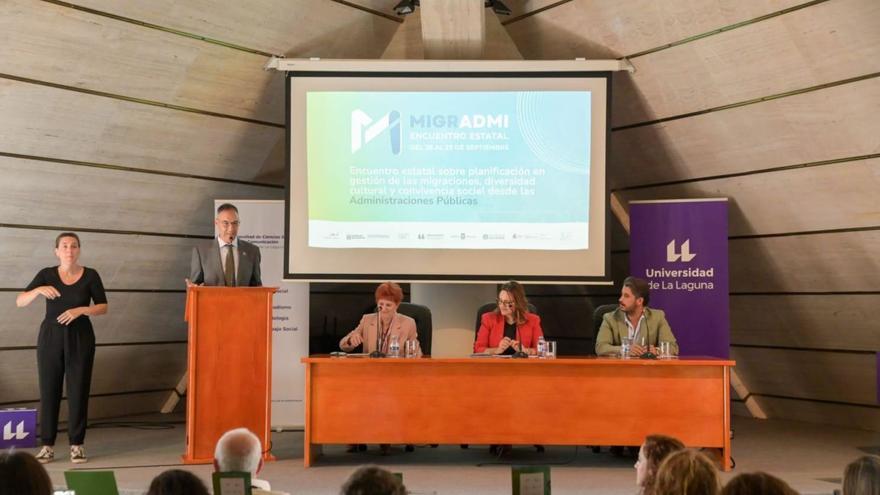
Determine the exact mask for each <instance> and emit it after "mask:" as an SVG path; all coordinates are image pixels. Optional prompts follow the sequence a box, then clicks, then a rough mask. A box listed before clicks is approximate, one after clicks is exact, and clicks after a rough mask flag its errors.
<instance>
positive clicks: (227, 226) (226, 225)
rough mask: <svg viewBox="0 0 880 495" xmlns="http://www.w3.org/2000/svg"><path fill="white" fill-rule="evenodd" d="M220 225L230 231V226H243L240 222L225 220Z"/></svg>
mask: <svg viewBox="0 0 880 495" xmlns="http://www.w3.org/2000/svg"><path fill="white" fill-rule="evenodd" d="M220 225H222V226H223V228H224V229H228V228H229V226H230V225H231V226H233V227H238V226H239V225H241V222H239V221H238V220H236V221H234V222H229V221H226V220H223V221H222V222H220Z"/></svg>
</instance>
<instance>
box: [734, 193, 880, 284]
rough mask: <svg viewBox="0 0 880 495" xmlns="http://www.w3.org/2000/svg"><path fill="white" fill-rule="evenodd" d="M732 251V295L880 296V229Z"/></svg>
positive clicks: (759, 242) (749, 243) (743, 244)
mask: <svg viewBox="0 0 880 495" xmlns="http://www.w3.org/2000/svg"><path fill="white" fill-rule="evenodd" d="M874 185H875V187H876V186H877V185H880V184H877V183H876V182H875V183H874ZM853 192H854V193H855V192H856V191H853ZM768 202H772V199H768ZM824 207H825V208H828V209H837V206H836V205H834V203H832V202H829V203H824ZM844 225H845V224H844ZM793 230H794V229H793ZM728 246H729V249H730V267H731V270H730V287H731V288H730V290H731V291H732V292H853V291H880V250H878V249H875V248H874V246H880V231H878V230H871V231H863V232H842V233H830V234H814V235H798V236H785V237H765V238H755V239H733V240H731V241H730V243H729V244H728Z"/></svg>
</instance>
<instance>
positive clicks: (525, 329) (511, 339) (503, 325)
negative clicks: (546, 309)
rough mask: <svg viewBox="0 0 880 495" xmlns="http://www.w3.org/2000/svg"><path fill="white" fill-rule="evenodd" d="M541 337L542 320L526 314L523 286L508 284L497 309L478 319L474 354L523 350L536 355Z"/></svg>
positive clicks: (504, 286)
mask: <svg viewBox="0 0 880 495" xmlns="http://www.w3.org/2000/svg"><path fill="white" fill-rule="evenodd" d="M543 335H544V332H543V331H542V330H541V318H540V317H539V316H538V315H536V314H534V313H529V306H528V301H527V300H526V293H525V291H524V290H523V286H522V285H521V284H520V283H519V282H513V281H511V282H507V283H506V284H504V285H502V286H501V290H499V291H498V307H497V308H495V310H494V311H490V312H488V313H484V314H483V316H482V317H481V318H480V330H479V331H478V332H477V340H476V342H474V352H481V353H486V354H513V353H514V352H516V351H519V350H522V351H523V352H525V353H526V354H535V348H536V347H537V345H538V338H540V337H541V336H543ZM520 346H522V348H520Z"/></svg>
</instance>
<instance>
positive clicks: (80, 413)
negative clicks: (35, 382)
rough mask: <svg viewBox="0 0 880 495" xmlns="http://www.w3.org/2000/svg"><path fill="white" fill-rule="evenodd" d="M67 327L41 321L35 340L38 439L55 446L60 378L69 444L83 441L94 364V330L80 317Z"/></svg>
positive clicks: (77, 443) (60, 394) (88, 322)
mask: <svg viewBox="0 0 880 495" xmlns="http://www.w3.org/2000/svg"><path fill="white" fill-rule="evenodd" d="M80 319H82V320H83V321H76V320H74V322H73V323H74V324H72V325H70V326H64V325H61V324H60V323H58V322H55V321H43V324H42V325H40V336H39V338H38V339H37V369H38V370H39V373H40V440H41V442H42V444H43V445H55V437H56V436H58V411H59V409H60V408H61V398H62V388H63V384H64V376H65V375H67V408H68V420H67V422H68V430H67V435H68V437H69V439H70V444H71V445H82V443H83V442H84V441H85V439H86V423H87V422H88V419H87V418H88V412H89V389H90V388H91V384H92V366H93V365H94V363H95V331H94V330H93V329H92V322H91V321H89V320H88V318H85V317H83V316H80V317H79V318H77V320H80Z"/></svg>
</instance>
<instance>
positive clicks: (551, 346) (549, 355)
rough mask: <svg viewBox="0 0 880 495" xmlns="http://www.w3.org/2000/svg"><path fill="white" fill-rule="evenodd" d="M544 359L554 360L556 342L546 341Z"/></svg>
mask: <svg viewBox="0 0 880 495" xmlns="http://www.w3.org/2000/svg"><path fill="white" fill-rule="evenodd" d="M544 357H545V358H546V359H556V341H555V340H548V341H547V342H546V343H545V344H544Z"/></svg>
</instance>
